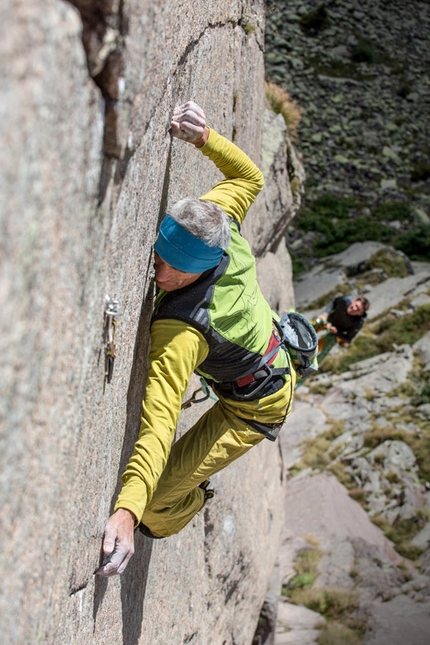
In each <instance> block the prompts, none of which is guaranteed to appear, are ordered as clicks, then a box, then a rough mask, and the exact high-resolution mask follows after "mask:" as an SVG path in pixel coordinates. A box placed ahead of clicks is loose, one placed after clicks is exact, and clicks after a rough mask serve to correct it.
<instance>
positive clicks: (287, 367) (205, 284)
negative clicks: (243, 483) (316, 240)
mask: <svg viewBox="0 0 430 645" xmlns="http://www.w3.org/2000/svg"><path fill="white" fill-rule="evenodd" d="M171 132H172V135H173V137H176V138H178V139H182V140H184V141H187V142H188V143H191V144H193V145H194V146H195V147H196V148H197V149H199V150H200V151H201V153H202V154H203V155H205V156H206V157H208V158H209V159H210V160H211V161H212V162H213V163H214V164H215V165H216V166H217V168H219V170H220V171H221V172H222V173H223V175H224V177H225V179H224V180H223V181H221V182H220V183H218V184H217V185H216V186H214V187H213V188H212V190H210V191H209V192H208V193H206V194H205V195H203V196H202V197H201V198H200V199H192V198H186V199H182V200H180V201H179V202H177V203H175V204H174V205H173V206H172V207H171V208H170V209H169V211H168V214H166V216H165V218H164V220H163V221H162V223H161V226H160V231H159V235H158V238H157V240H156V242H155V246H154V251H155V254H154V255H155V281H156V284H157V286H158V288H159V292H158V295H157V298H156V301H155V306H154V314H153V317H152V322H151V352H150V355H149V366H150V368H149V374H148V380H147V385H146V394H145V398H144V401H143V414H142V418H141V428H140V435H139V438H138V440H137V442H136V444H135V448H134V452H133V454H132V456H131V458H130V461H129V463H128V465H127V467H126V470H125V472H124V474H123V477H122V482H123V487H122V490H121V492H120V494H119V496H118V499H117V502H116V505H115V512H114V514H113V515H112V516H111V517H110V518H109V520H108V523H107V525H106V529H105V535H104V542H103V550H104V553H105V555H106V556H108V561H107V562H106V563H105V564H104V565H103V566H101V567H100V569H99V570H98V571H97V573H98V574H100V575H103V576H111V575H114V574H117V573H119V574H120V573H122V572H123V571H124V569H125V568H126V566H127V563H128V561H129V559H130V557H131V556H132V554H133V549H134V530H135V528H137V527H139V528H140V530H141V531H142V532H143V533H144V534H145V535H147V536H148V537H152V538H160V537H167V536H170V535H173V534H175V533H177V532H178V531H180V530H181V529H182V528H183V527H184V526H185V525H186V524H188V522H189V521H190V520H191V519H192V518H193V517H194V515H195V514H196V513H197V512H198V511H199V510H200V509H201V508H202V507H203V505H204V503H205V501H206V499H207V498H208V497H210V496H211V491H210V489H208V478H209V477H210V476H211V475H213V474H214V473H216V472H218V471H219V470H221V469H222V468H225V467H226V466H227V465H228V464H230V463H231V462H232V461H234V460H235V459H237V458H238V457H240V456H241V455H243V454H244V453H246V452H247V451H248V450H249V449H250V448H252V447H253V446H255V445H256V444H258V443H260V441H262V440H263V439H264V437H265V436H266V437H268V438H269V439H271V440H275V438H276V436H277V433H278V432H279V428H280V427H281V425H282V424H283V422H284V421H285V419H286V417H287V415H288V413H289V411H290V409H291V404H292V396H293V391H294V382H295V370H294V367H293V366H292V365H291V359H290V357H289V355H288V353H287V352H286V351H285V350H284V348H283V346H280V327H279V322H277V321H274V314H273V312H272V311H271V310H270V307H269V305H268V303H267V302H266V301H265V300H264V298H263V296H262V294H261V291H260V289H259V287H258V284H257V281H256V270H255V260H254V258H253V256H252V254H251V251H250V248H249V245H248V243H247V242H246V241H245V240H244V238H243V237H242V236H241V235H240V225H241V224H242V222H243V220H244V218H245V215H246V213H247V211H248V209H249V207H250V206H251V204H252V203H253V201H254V199H255V197H256V196H257V194H258V193H259V192H260V191H261V189H262V187H263V176H262V174H261V172H260V171H259V169H258V168H257V167H256V166H255V165H254V163H253V162H252V161H251V160H250V159H249V158H248V157H247V156H246V155H245V153H243V152H242V151H241V150H239V148H237V147H236V146H235V145H234V144H232V143H230V142H229V141H228V140H227V139H225V138H224V137H222V136H221V135H219V134H217V132H215V130H213V129H210V128H209V127H208V126H207V125H206V118H205V115H204V113H203V110H202V109H201V108H200V107H199V106H198V105H196V104H195V103H194V102H188V103H185V104H184V105H181V106H180V107H177V108H176V109H175V111H174V114H173V118H172V122H171ZM281 331H282V330H281ZM311 331H312V333H314V332H313V330H312V328H311ZM315 346H316V338H315ZM315 346H314V349H315ZM195 370H196V371H197V372H198V373H199V374H200V375H201V376H203V377H205V378H206V379H207V380H208V381H209V382H210V383H211V385H212V387H213V389H214V391H215V393H216V395H217V397H218V401H217V402H216V403H215V404H214V406H213V407H212V408H211V409H210V410H208V411H207V412H206V413H205V414H204V415H203V416H202V417H201V419H199V421H198V422H197V423H196V424H195V425H194V426H193V427H192V428H191V429H190V430H188V432H187V433H186V434H185V435H183V436H182V437H181V438H180V439H179V441H177V442H176V443H175V444H174V445H173V447H172V441H173V438H174V433H175V429H176V424H177V421H178V418H179V414H180V410H181V401H182V399H183V396H184V394H185V391H186V389H187V385H188V381H189V379H190V377H191V375H192V373H193V372H194V371H195ZM212 494H213V492H212Z"/></svg>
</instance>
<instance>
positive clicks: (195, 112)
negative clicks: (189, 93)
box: [170, 101, 209, 147]
mask: <svg viewBox="0 0 430 645" xmlns="http://www.w3.org/2000/svg"><path fill="white" fill-rule="evenodd" d="M170 127H171V132H172V136H174V137H176V138H177V139H182V140H183V141H188V143H193V144H194V145H195V146H198V147H200V146H203V145H204V144H205V143H206V141H207V138H208V136H209V128H208V127H207V126H206V117H205V113H204V112H203V110H202V108H201V107H200V106H199V105H197V103H194V101H188V102H187V103H183V104H182V105H178V106H177V107H175V109H174V111H173V116H172V120H171V123H170Z"/></svg>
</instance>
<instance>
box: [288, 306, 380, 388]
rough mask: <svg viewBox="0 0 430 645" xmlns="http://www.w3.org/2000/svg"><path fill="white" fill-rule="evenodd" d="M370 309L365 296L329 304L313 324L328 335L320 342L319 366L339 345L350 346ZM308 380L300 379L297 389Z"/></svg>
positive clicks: (316, 328)
mask: <svg viewBox="0 0 430 645" xmlns="http://www.w3.org/2000/svg"><path fill="white" fill-rule="evenodd" d="M368 309H369V301H368V300H367V298H364V296H359V297H358V298H352V297H351V296H339V297H337V298H334V299H333V300H331V302H329V304H328V305H327V307H326V308H325V310H324V311H323V313H321V314H320V315H319V316H318V318H317V319H316V320H315V322H314V323H313V325H314V327H315V330H316V331H317V332H319V331H321V330H323V329H325V330H326V331H327V333H326V334H324V335H323V336H321V337H320V338H319V341H318V364H319V365H321V362H322V361H323V360H324V358H325V357H326V356H327V354H328V353H329V352H330V351H331V350H332V349H333V347H334V346H335V345H336V343H338V344H339V345H349V343H351V341H352V340H353V338H354V337H355V336H356V335H357V334H358V332H359V331H360V329H361V328H362V326H363V324H364V321H365V319H366V316H367V314H366V311H367V310H368ZM305 380H306V379H300V381H298V382H297V383H296V388H297V387H299V386H300V385H302V384H303V382H304V381H305Z"/></svg>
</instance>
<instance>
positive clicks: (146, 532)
mask: <svg viewBox="0 0 430 645" xmlns="http://www.w3.org/2000/svg"><path fill="white" fill-rule="evenodd" d="M137 528H138V529H139V531H140V532H141V533H143V535H144V536H145V537H147V538H150V539H151V540H163V539H164V537H165V536H164V535H154V534H153V533H152V532H151V530H150V529H149V528H148V527H147V526H145V524H139V526H138V527H137Z"/></svg>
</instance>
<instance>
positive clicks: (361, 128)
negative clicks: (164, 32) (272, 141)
mask: <svg viewBox="0 0 430 645" xmlns="http://www.w3.org/2000/svg"><path fill="white" fill-rule="evenodd" d="M266 20H267V24H266V55H265V60H266V76H267V78H268V80H270V81H272V82H274V83H276V84H278V85H280V86H282V87H283V88H284V89H286V90H287V91H288V92H289V93H290V94H291V96H292V97H293V98H294V99H296V100H297V101H298V103H299V105H300V107H301V108H302V110H303V112H304V114H303V118H302V120H301V123H300V127H299V137H300V144H299V148H300V149H301V150H302V152H303V159H304V164H305V168H306V173H307V177H308V181H307V187H306V199H307V200H310V199H312V198H313V197H315V196H317V195H319V194H321V193H324V192H332V193H333V192H334V193H339V194H341V195H346V194H351V195H359V196H360V197H362V198H363V197H365V198H368V199H369V200H372V201H374V200H377V201H378V200H382V199H386V198H395V199H401V200H408V201H410V202H411V203H412V204H413V206H414V209H415V213H416V216H417V218H418V219H421V220H423V221H425V222H427V223H428V222H429V218H428V216H429V215H430V183H429V182H430V159H429V131H428V118H427V115H428V113H429V107H430V77H429V69H430V67H429V59H430V47H429V33H430V31H429V20H430V7H429V4H428V3H427V2H424V1H419V0H414V1H413V2H407V3H406V2H402V1H401V0H391V1H390V2H384V1H382V0H376V1H375V0H362V1H361V2H355V0H305V1H303V0H288V2H282V1H280V0H268V1H267V16H266Z"/></svg>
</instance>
